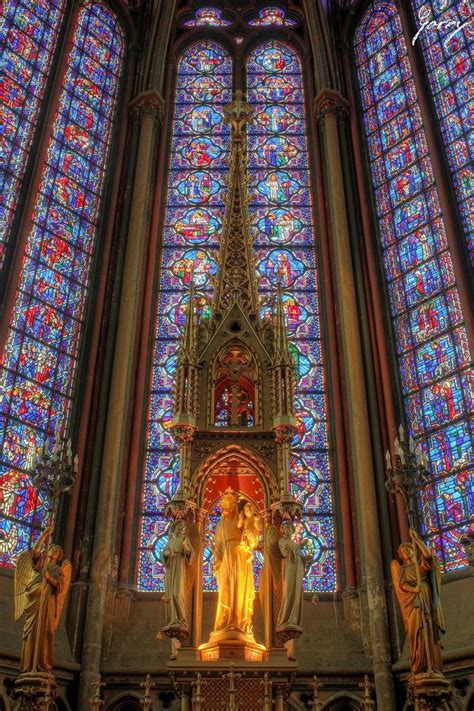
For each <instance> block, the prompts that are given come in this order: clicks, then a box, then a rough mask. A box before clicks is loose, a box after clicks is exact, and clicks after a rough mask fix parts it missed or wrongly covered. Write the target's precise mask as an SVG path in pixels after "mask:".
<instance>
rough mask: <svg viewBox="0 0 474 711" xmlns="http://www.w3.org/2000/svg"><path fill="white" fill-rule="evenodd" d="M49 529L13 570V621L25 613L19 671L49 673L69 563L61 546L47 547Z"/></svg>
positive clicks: (25, 553)
mask: <svg viewBox="0 0 474 711" xmlns="http://www.w3.org/2000/svg"><path fill="white" fill-rule="evenodd" d="M49 537H50V528H47V529H46V530H45V531H44V533H43V534H42V535H41V536H40V537H39V538H38V540H37V542H36V544H35V546H34V547H33V550H31V551H24V552H23V553H22V554H21V555H20V556H19V558H18V563H17V566H16V569H15V621H17V620H19V619H20V617H21V616H22V615H23V613H25V623H24V625H23V646H22V650H21V660H20V671H21V673H22V674H25V673H35V672H47V673H49V672H51V671H52V669H53V660H54V636H55V633H56V630H57V628H58V624H59V619H60V617H61V611H62V609H63V605H64V598H65V597H66V594H67V591H68V588H69V583H70V581H71V563H70V562H69V561H68V560H64V561H63V563H62V565H59V563H60V562H61V560H62V558H63V550H62V548H61V546H58V545H54V544H53V545H49Z"/></svg>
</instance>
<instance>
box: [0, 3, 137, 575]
mask: <svg viewBox="0 0 474 711" xmlns="http://www.w3.org/2000/svg"><path fill="white" fill-rule="evenodd" d="M30 5H31V3H30V4H29V6H30ZM31 7H33V5H31ZM50 7H51V3H48V4H47V5H46V4H45V3H43V2H39V3H34V11H35V12H39V11H40V10H41V8H42V9H43V11H45V12H46V10H47V9H48V8H50ZM52 7H54V8H55V7H56V4H54V5H53V6H52ZM40 17H43V14H42V15H40ZM39 22H40V20H39V19H37V24H38V23H39ZM28 27H30V25H28ZM31 27H33V26H31ZM123 48H124V43H123V35H122V31H121V29H120V27H119V25H118V23H117V21H116V19H115V16H114V15H113V13H112V12H111V11H110V9H109V8H108V7H107V6H106V5H104V4H102V3H97V2H94V3H92V2H88V3H86V4H85V5H84V6H83V7H82V9H81V11H80V13H79V16H78V20H77V25H76V28H75V34H74V41H73V46H72V49H71V52H70V55H69V57H68V60H67V69H66V74H65V78H64V84H63V87H62V92H61V96H60V98H59V103H58V111H57V114H56V117H55V121H54V124H53V128H52V135H51V138H50V142H49V146H48V150H47V154H46V160H45V164H44V166H43V172H42V176H41V181H40V187H39V191H38V194H37V196H36V202H35V205H34V208H33V214H32V218H33V224H32V227H31V229H30V232H29V235H28V238H27V242H26V250H25V253H24V256H23V263H22V268H21V274H20V279H19V285H18V289H17V293H16V299H15V305H14V308H13V312H12V315H11V319H10V327H9V331H8V336H7V342H6V347H5V351H4V353H3V355H2V360H1V364H0V365H1V370H0V392H1V393H2V397H1V399H0V451H1V453H2V454H1V459H0V467H1V470H2V472H3V474H2V475H0V513H1V514H2V516H4V517H6V518H7V522H6V523H5V524H4V525H3V528H2V529H1V531H0V555H1V557H2V561H3V562H4V563H5V564H6V565H13V564H14V562H15V560H16V557H17V556H18V554H19V553H20V552H21V551H22V550H23V549H24V548H26V547H27V546H28V544H29V542H30V540H31V538H32V537H34V536H35V532H36V531H37V529H38V526H39V524H40V523H41V520H42V518H43V516H44V510H43V507H42V502H41V499H40V497H38V496H37V494H36V492H35V491H34V489H33V487H32V485H31V483H30V480H29V478H28V473H27V472H28V468H29V466H30V465H31V457H32V455H33V454H34V452H35V450H36V449H37V448H38V447H39V446H40V445H43V443H44V440H45V439H46V436H48V435H49V436H51V435H52V434H53V433H54V431H55V430H56V428H57V427H58V428H59V430H60V432H62V433H63V432H64V429H65V427H66V424H67V421H68V417H69V411H70V406H71V401H72V397H73V393H74V379H75V372H76V361H77V355H78V349H79V342H80V334H81V330H82V324H83V310H84V303H85V299H86V296H87V289H88V282H89V272H90V262H91V250H92V248H93V241H94V235H95V230H96V225H97V214H98V209H99V205H100V198H101V192H102V184H103V176H104V169H105V165H106V160H107V155H108V146H109V143H110V137H111V131H112V125H113V124H112V115H113V111H114V107H115V103H116V98H117V94H118V89H119V84H120V74H121V68H122V58H123ZM83 68H86V69H84V71H87V73H88V76H87V78H86V77H82V71H83ZM80 77H82V80H79V78H80ZM79 117H82V118H81V121H82V123H83V126H85V128H83V127H82V126H79V125H78V124H76V121H77V120H78V119H79ZM84 117H88V118H84Z"/></svg>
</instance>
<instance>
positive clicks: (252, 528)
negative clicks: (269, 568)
mask: <svg viewBox="0 0 474 711" xmlns="http://www.w3.org/2000/svg"><path fill="white" fill-rule="evenodd" d="M237 526H238V527H239V528H240V530H241V533H242V538H241V541H240V547H241V548H242V550H243V551H244V553H245V554H246V556H247V560H248V561H252V559H253V552H254V550H255V548H256V547H257V545H258V538H259V535H260V517H259V516H258V515H257V514H256V512H255V507H254V506H253V505H252V504H250V503H249V502H247V503H245V504H244V508H243V509H242V511H241V512H240V514H239V522H238V524H237Z"/></svg>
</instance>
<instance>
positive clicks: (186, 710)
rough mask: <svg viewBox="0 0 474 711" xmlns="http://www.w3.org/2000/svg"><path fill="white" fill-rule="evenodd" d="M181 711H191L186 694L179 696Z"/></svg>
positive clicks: (189, 700) (189, 701)
mask: <svg viewBox="0 0 474 711" xmlns="http://www.w3.org/2000/svg"><path fill="white" fill-rule="evenodd" d="M181 711H191V699H190V698H189V695H188V694H183V695H182V696H181Z"/></svg>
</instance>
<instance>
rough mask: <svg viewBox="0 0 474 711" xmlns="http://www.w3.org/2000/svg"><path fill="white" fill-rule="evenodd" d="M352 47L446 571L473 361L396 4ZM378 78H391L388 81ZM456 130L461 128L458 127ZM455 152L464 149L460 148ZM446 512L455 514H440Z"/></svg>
mask: <svg viewBox="0 0 474 711" xmlns="http://www.w3.org/2000/svg"><path fill="white" fill-rule="evenodd" d="M420 5H421V3H420ZM423 5H424V7H425V6H426V7H427V8H428V7H430V5H429V3H428V5H426V4H425V3H423ZM429 38H430V39H429ZM423 41H424V42H425V43H426V49H427V48H428V45H429V46H430V52H431V54H430V57H431V59H432V61H433V62H434V61H435V60H434V58H436V66H437V65H438V64H440V63H441V62H442V61H445V60H446V61H449V60H448V55H449V52H447V53H445V55H443V52H444V51H445V50H444V49H442V48H441V47H440V46H439V42H442V39H441V38H438V36H437V32H435V31H433V32H430V34H429V35H428V33H426V35H425V39H424V40H423ZM435 46H436V48H437V49H436V52H432V49H433V48H434V47H435ZM443 46H444V45H443ZM463 46H464V45H463ZM456 51H457V50H456ZM355 53H356V62H357V71H358V75H359V81H360V92H361V99H362V105H363V107H364V110H363V122H364V127H365V134H366V140H367V146H368V154H369V156H370V163H371V173H372V180H373V186H374V193H375V198H376V203H377V210H378V213H379V215H380V219H379V221H378V225H379V234H380V241H381V245H382V248H383V261H384V268H385V274H386V278H387V281H388V293H389V301H390V308H391V311H392V317H393V325H394V332H395V340H396V347H397V355H398V366H399V371H400V380H401V386H402V390H403V395H404V404H405V412H406V417H407V422H408V424H409V429H410V433H411V434H412V435H413V436H414V438H415V440H416V442H417V443H419V444H420V445H421V446H422V448H423V449H424V451H425V452H426V453H427V454H428V456H429V461H430V466H429V468H430V470H431V472H432V474H433V476H434V483H433V486H431V485H430V486H429V487H427V489H426V491H425V492H424V493H423V496H422V497H421V514H422V517H423V519H424V522H423V525H424V534H425V536H426V538H427V540H428V541H429V542H430V543H431V544H432V545H433V546H434V547H435V548H436V550H437V552H438V553H439V555H440V557H441V559H442V561H443V565H444V569H445V571H451V570H456V569H457V568H460V567H462V566H463V565H465V554H464V550H463V548H462V545H461V544H460V538H461V537H462V535H463V533H465V532H466V530H467V528H468V525H469V521H468V519H469V515H468V511H469V506H468V501H469V488H468V484H467V482H468V481H469V480H470V477H471V476H472V470H470V469H469V468H468V467H469V466H472V433H471V432H470V428H469V417H470V414H471V412H472V401H471V398H472V395H471V393H472V382H470V378H472V370H471V360H470V357H469V351H468V347H467V343H468V340H467V334H466V329H465V327H464V324H463V317H462V313H461V308H460V304H459V296H458V293H457V288H456V285H455V278H454V272H453V267H452V262H451V258H450V255H449V252H448V243H447V238H446V230H445V226H444V222H443V218H442V214H441V209H440V205H439V199H438V192H437V189H436V186H435V182H434V177H433V171H432V168H431V161H430V158H429V154H428V147H427V143H426V138H425V134H424V129H423V126H422V123H421V117H420V114H419V110H418V108H417V105H416V102H417V98H416V91H415V85H414V82H413V78H412V76H411V68H410V64H409V61H408V57H407V51H406V45H405V40H404V38H403V33H402V27H401V22H400V18H399V16H398V10H397V8H396V6H395V5H394V4H393V3H391V2H380V3H378V4H376V5H375V6H372V7H370V8H369V10H368V11H367V12H366V14H365V16H364V18H363V20H362V22H361V25H360V26H359V28H358V30H357V32H356V36H355ZM443 56H444V57H445V59H442V57H443ZM453 56H454V55H453ZM384 77H390V82H388V81H387V82H385V81H384V79H383V78H384ZM438 77H439V75H438ZM443 81H444V80H443ZM449 91H450V89H449V87H447V88H445V89H443V94H439V100H440V101H441V100H443V101H445V100H446V101H448V103H449V105H450V107H451V108H450V110H449V112H454V111H455V110H456V107H457V110H458V111H460V110H461V106H464V99H463V100H462V101H461V98H460V97H461V95H462V96H463V97H464V88H461V87H459V88H458V92H459V93H458V95H457V97H458V98H457V99H456V97H455V94H454V91H451V93H449ZM441 96H443V99H441ZM458 100H459V101H458ZM456 101H458V103H456ZM440 111H441V112H442V111H444V109H441V108H440ZM443 115H444V114H443ZM447 115H448V112H447V111H446V116H447ZM455 130H456V131H458V132H459V133H460V130H461V127H456V129H455ZM460 144H462V141H460ZM450 145H453V144H450ZM463 145H464V144H463ZM456 151H459V154H460V155H462V153H463V149H462V146H461V145H460V146H459V147H458V148H456ZM471 224H472V222H471ZM453 473H454V475H453ZM448 474H450V475H451V476H448ZM453 482H456V484H455V485H454V484H453ZM427 502H429V503H427ZM441 502H442V506H441ZM433 511H437V514H436V515H434V514H433ZM450 511H451V512H453V511H456V515H454V514H453V515H452V516H450V515H448V513H446V512H450ZM443 512H444V513H443ZM470 512H471V513H472V506H471V509H470Z"/></svg>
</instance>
